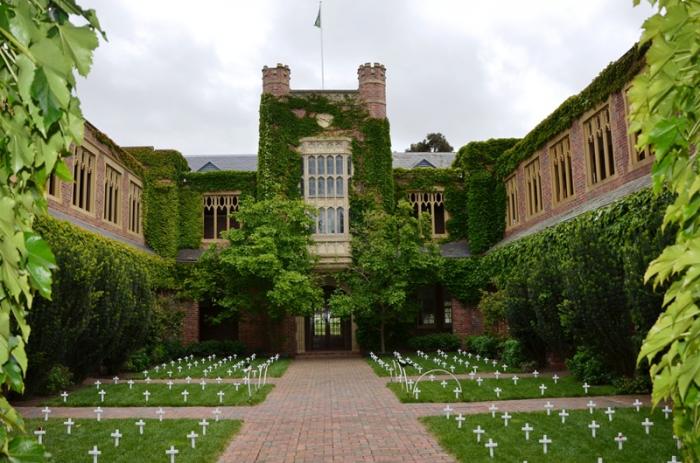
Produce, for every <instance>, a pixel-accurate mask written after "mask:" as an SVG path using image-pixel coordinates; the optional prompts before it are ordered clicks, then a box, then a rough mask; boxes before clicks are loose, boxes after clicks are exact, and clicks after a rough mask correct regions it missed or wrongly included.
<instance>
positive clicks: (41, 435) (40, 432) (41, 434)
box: [34, 428, 46, 444]
mask: <svg viewBox="0 0 700 463" xmlns="http://www.w3.org/2000/svg"><path fill="white" fill-rule="evenodd" d="M44 434H46V431H45V430H44V429H42V428H39V429H37V430H36V431H34V435H35V436H36V438H37V439H38V440H39V444H43V443H44Z"/></svg>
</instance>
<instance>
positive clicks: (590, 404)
mask: <svg viewBox="0 0 700 463" xmlns="http://www.w3.org/2000/svg"><path fill="white" fill-rule="evenodd" d="M586 407H588V411H589V412H590V413H591V415H592V414H593V410H594V409H595V407H596V403H595V402H593V401H592V400H589V401H588V403H587V404H586Z"/></svg>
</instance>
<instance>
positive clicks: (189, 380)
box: [185, 376, 192, 384]
mask: <svg viewBox="0 0 700 463" xmlns="http://www.w3.org/2000/svg"><path fill="white" fill-rule="evenodd" d="M185 381H187V384H190V383H191V382H192V378H190V377H189V376H188V377H186V378H185Z"/></svg>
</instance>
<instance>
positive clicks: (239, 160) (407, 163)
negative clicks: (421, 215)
mask: <svg viewBox="0 0 700 463" xmlns="http://www.w3.org/2000/svg"><path fill="white" fill-rule="evenodd" d="M456 155H457V154H456V153H398V152H394V153H392V167H394V168H401V169H415V168H418V167H422V168H438V169H442V168H448V167H452V161H454V159H455V156H456ZM185 159H186V160H187V163H188V164H189V166H190V169H192V171H193V172H211V171H215V170H240V171H247V172H253V171H255V170H256V169H257V168H258V156H257V155H255V154H218V155H206V156H185Z"/></svg>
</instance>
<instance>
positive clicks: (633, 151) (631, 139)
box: [625, 86, 654, 167]
mask: <svg viewBox="0 0 700 463" xmlns="http://www.w3.org/2000/svg"><path fill="white" fill-rule="evenodd" d="M629 89H630V87H629V86H628V87H627V88H626V89H625V124H627V126H628V125H629V114H630V108H629V98H628V92H629ZM640 134H641V130H638V131H636V132H635V133H630V134H628V135H627V137H628V144H629V155H630V164H632V166H633V167H634V166H640V165H642V164H647V163H649V162H651V161H653V160H654V157H653V155H652V153H651V148H649V146H648V145H647V146H645V147H644V149H642V150H638V149H637V142H639V135H640Z"/></svg>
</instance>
